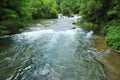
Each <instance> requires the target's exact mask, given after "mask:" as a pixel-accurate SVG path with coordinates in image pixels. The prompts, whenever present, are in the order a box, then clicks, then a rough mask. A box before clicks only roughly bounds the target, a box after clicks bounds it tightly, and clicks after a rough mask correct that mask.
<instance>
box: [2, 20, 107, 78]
mask: <svg viewBox="0 0 120 80" xmlns="http://www.w3.org/2000/svg"><path fill="white" fill-rule="evenodd" d="M75 20H76V18H63V19H62V18H61V19H56V20H46V21H43V22H41V23H39V25H38V24H37V26H35V27H31V28H30V29H31V30H30V31H29V30H28V31H27V32H23V33H21V34H16V35H13V36H10V37H11V39H12V42H10V44H11V47H6V48H5V49H3V50H2V51H1V52H0V57H1V58H0V64H2V65H0V78H1V80H4V79H8V80H108V78H107V75H106V73H105V71H104V68H103V66H102V65H101V63H100V62H98V61H97V60H96V59H95V58H94V56H93V55H92V51H90V50H89V48H90V47H91V45H92V43H91V40H90V38H91V36H92V33H93V32H92V31H91V32H88V33H85V32H84V31H83V30H81V29H70V28H71V27H77V26H75V25H72V22H73V21H75ZM49 21H50V22H49ZM54 21H55V23H54ZM43 23H48V24H47V25H49V28H47V29H46V28H45V29H44V30H43V29H41V28H39V27H40V26H41V25H43ZM53 23H54V24H53ZM43 26H45V25H43ZM36 28H37V31H36V30H35V29H36ZM8 41H9V40H8ZM7 45H8V44H7ZM7 45H6V46H7ZM2 57H3V58H2Z"/></svg>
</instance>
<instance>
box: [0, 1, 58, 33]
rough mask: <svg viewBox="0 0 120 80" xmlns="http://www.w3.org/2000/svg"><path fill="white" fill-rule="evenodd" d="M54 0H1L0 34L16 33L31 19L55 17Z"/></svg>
mask: <svg viewBox="0 0 120 80" xmlns="http://www.w3.org/2000/svg"><path fill="white" fill-rule="evenodd" d="M57 15H58V12H57V4H56V2H55V1H54V0H1V1H0V35H3V34H8V33H16V32H18V30H19V29H20V28H22V27H25V26H27V23H28V22H30V21H32V19H38V18H57Z"/></svg>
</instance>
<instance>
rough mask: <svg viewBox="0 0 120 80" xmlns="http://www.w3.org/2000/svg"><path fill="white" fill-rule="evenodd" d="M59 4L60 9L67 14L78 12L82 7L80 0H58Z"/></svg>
mask: <svg viewBox="0 0 120 80" xmlns="http://www.w3.org/2000/svg"><path fill="white" fill-rule="evenodd" d="M56 1H57V4H58V11H59V12H60V13H62V14H63V15H65V16H71V15H72V14H78V13H79V11H80V10H79V8H80V0H56Z"/></svg>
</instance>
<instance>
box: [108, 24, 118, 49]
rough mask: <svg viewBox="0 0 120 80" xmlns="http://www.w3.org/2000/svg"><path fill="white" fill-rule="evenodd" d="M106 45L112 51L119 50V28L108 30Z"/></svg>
mask: <svg viewBox="0 0 120 80" xmlns="http://www.w3.org/2000/svg"><path fill="white" fill-rule="evenodd" d="M106 43H107V44H108V45H109V46H111V47H112V48H113V49H116V50H120V26H116V27H111V28H109V32H108V34H107V35H106Z"/></svg>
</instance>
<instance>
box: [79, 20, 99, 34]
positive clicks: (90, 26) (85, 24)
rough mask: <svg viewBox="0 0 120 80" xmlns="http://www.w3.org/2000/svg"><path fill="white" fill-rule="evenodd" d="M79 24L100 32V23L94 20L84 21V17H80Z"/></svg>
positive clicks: (84, 27) (86, 28)
mask: <svg viewBox="0 0 120 80" xmlns="http://www.w3.org/2000/svg"><path fill="white" fill-rule="evenodd" d="M78 25H80V26H81V27H82V28H83V29H85V30H88V31H90V30H93V31H94V32H95V33H99V26H98V24H94V23H92V22H88V21H84V20H83V19H79V21H78Z"/></svg>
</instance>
